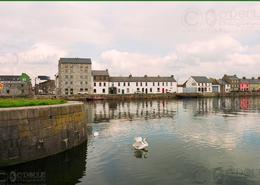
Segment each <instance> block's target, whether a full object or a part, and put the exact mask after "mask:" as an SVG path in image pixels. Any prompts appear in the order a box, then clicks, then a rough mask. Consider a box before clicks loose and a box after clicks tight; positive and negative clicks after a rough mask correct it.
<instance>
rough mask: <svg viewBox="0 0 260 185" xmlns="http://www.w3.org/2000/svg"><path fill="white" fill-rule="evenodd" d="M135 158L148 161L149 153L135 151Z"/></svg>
mask: <svg viewBox="0 0 260 185" xmlns="http://www.w3.org/2000/svg"><path fill="white" fill-rule="evenodd" d="M134 156H135V157H136V158H139V159H147V158H148V151H145V150H134Z"/></svg>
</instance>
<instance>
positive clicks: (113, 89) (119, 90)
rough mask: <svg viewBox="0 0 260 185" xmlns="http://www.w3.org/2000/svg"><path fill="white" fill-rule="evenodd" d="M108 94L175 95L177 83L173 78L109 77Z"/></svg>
mask: <svg viewBox="0 0 260 185" xmlns="http://www.w3.org/2000/svg"><path fill="white" fill-rule="evenodd" d="M109 79H110V82H109V93H110V94H135V93H144V94H156V93H176V92H177V82H176V80H175V79H174V76H173V75H172V76H169V77H160V76H147V75H145V76H144V77H133V76H132V75H129V76H128V77H110V78H109Z"/></svg>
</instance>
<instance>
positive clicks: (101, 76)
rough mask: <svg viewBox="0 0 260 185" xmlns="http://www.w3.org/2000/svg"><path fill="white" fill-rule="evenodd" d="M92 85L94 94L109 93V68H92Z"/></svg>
mask: <svg viewBox="0 0 260 185" xmlns="http://www.w3.org/2000/svg"><path fill="white" fill-rule="evenodd" d="M92 87H93V93H94V94H108V93H109V92H108V87H109V73H108V70H107V69H106V70H92Z"/></svg>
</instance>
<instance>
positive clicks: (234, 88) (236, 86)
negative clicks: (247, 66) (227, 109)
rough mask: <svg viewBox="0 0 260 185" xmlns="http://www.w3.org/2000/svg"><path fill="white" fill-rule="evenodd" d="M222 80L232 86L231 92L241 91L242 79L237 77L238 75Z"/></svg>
mask: <svg viewBox="0 0 260 185" xmlns="http://www.w3.org/2000/svg"><path fill="white" fill-rule="evenodd" d="M222 80H224V81H226V82H227V83H229V84H230V91H233V92H235V91H239V87H240V79H239V78H238V77H237V75H226V74H225V75H224V76H223V78H222Z"/></svg>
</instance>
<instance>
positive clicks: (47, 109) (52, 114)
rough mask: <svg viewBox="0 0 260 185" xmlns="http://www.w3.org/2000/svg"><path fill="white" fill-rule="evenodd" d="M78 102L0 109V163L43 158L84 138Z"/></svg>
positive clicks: (84, 126) (83, 115)
mask: <svg viewBox="0 0 260 185" xmlns="http://www.w3.org/2000/svg"><path fill="white" fill-rule="evenodd" d="M86 120H87V117H86V111H85V107H84V104H83V103H81V102H68V103H65V104H60V105H49V106H34V107H20V108H1V109H0V166H9V165H13V164H18V163H22V162H27V161H31V160H35V159H40V158H44V157H47V156H50V155H54V154H56V153H59V152H62V151H65V150H68V149H70V148H72V147H75V146H77V145H79V144H81V143H83V142H84V141H85V140H86V139H87V123H86Z"/></svg>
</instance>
